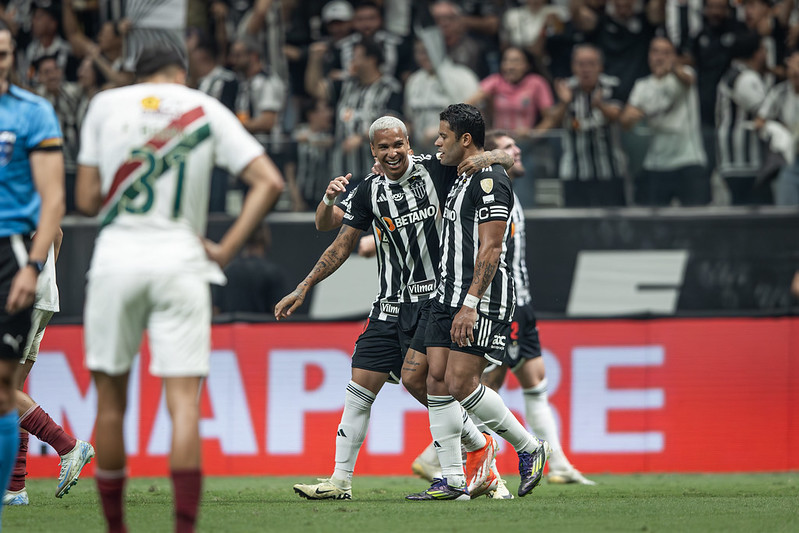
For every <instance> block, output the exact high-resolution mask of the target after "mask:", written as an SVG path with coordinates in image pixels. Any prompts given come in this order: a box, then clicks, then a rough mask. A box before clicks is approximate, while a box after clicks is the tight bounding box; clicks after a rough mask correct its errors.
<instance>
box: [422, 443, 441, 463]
mask: <svg viewBox="0 0 799 533" xmlns="http://www.w3.org/2000/svg"><path fill="white" fill-rule="evenodd" d="M419 458H420V459H422V460H423V461H425V462H427V463H430V464H432V465H437V464H438V454H437V453H436V447H435V446H433V442H432V441H430V444H428V445H427V448H425V449H424V450H422V453H420V454H419Z"/></svg>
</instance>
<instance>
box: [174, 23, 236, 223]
mask: <svg viewBox="0 0 799 533" xmlns="http://www.w3.org/2000/svg"><path fill="white" fill-rule="evenodd" d="M195 35H196V38H195V39H193V41H194V42H192V44H190V45H189V47H188V49H189V72H190V74H191V78H192V84H193V85H194V86H195V87H196V88H197V89H198V90H200V91H202V92H204V93H205V94H207V95H209V96H213V97H214V98H216V99H217V100H219V101H220V102H222V104H224V105H225V107H227V108H228V109H230V110H231V111H233V112H234V113H236V111H237V109H236V104H237V100H238V92H239V80H238V78H237V77H236V75H235V74H234V73H233V72H231V71H230V70H228V69H226V68H225V67H223V66H221V65H219V64H218V63H217V59H216V58H217V56H218V54H217V53H216V51H215V50H214V46H213V44H211V42H209V41H208V40H207V39H205V38H203V37H202V36H201V35H199V34H195ZM244 105H245V104H244V103H243V102H242V106H244ZM248 114H249V108H248ZM243 116H244V114H243V113H241V114H239V117H243ZM231 180H232V177H231V176H230V174H229V173H228V172H227V171H226V170H225V169H223V168H221V167H214V170H213V171H212V173H211V191H210V194H209V202H208V212H209V213H224V212H226V210H227V191H228V185H229V184H230V182H231Z"/></svg>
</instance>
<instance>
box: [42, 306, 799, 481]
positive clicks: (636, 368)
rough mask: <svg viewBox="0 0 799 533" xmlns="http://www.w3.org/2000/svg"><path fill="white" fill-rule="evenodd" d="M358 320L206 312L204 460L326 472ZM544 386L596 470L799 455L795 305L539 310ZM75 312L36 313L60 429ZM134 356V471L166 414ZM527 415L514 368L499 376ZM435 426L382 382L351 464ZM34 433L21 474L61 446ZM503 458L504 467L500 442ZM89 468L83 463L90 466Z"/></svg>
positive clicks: (406, 460)
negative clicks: (700, 314)
mask: <svg viewBox="0 0 799 533" xmlns="http://www.w3.org/2000/svg"><path fill="white" fill-rule="evenodd" d="M362 327H363V324H361V323H288V324H236V325H221V326H215V327H214V330H213V349H214V352H213V354H212V362H211V374H210V376H209V378H208V380H207V381H206V382H205V384H204V390H203V395H202V399H201V402H202V413H203V420H202V422H201V434H202V436H203V439H204V440H203V456H204V470H205V472H206V473H208V474H210V475H270V474H274V475H278V474H293V475H323V474H325V475H326V474H329V473H330V472H332V468H333V454H334V449H333V445H334V441H335V433H336V429H337V425H338V421H339V418H340V416H341V410H342V408H343V401H344V387H345V386H346V384H347V382H348V380H349V376H350V367H349V357H350V355H349V354H350V353H351V350H352V345H353V342H354V340H355V338H356V337H357V335H358V334H359V333H360V331H361V329H362ZM540 330H541V338H542V342H543V345H544V357H545V361H546V366H547V374H548V378H549V391H550V402H551V403H552V405H553V407H554V409H555V413H556V418H557V419H558V420H559V423H560V427H561V440H562V444H563V447H564V450H565V451H566V454H567V456H568V457H569V458H570V459H571V461H572V462H573V463H574V464H575V465H576V466H577V467H578V468H580V469H581V470H582V471H584V472H587V473H592V472H619V473H621V472H732V471H765V470H795V469H799V411H798V410H797V406H799V361H797V359H799V319H795V318H768V319H663V320H647V321H632V320H591V321H550V322H546V321H545V322H542V323H541V324H540ZM82 357H83V338H82V328H81V327H80V326H51V327H49V328H48V329H47V333H46V335H45V339H44V342H43V344H42V349H41V353H40V355H39V360H38V362H37V364H36V366H35V367H34V370H33V372H32V373H31V375H30V377H29V379H28V392H29V393H30V394H31V396H32V397H33V398H34V399H35V400H36V401H38V402H39V403H40V404H41V405H42V407H43V408H44V409H45V410H46V411H48V412H49V413H50V415H51V416H52V417H53V418H54V419H55V420H56V421H57V422H59V423H61V424H63V425H64V426H65V427H66V428H67V429H68V430H69V431H71V432H73V433H74V434H75V435H76V436H78V437H79V438H83V439H90V438H92V437H93V435H92V432H93V423H94V416H95V413H96V395H95V392H94V388H93V386H92V384H91V380H90V378H89V375H88V372H87V371H86V370H85V368H84V367H83V359H82ZM148 363H149V356H148V353H147V350H146V348H144V349H143V353H142V357H141V358H140V364H139V365H137V366H136V367H135V368H134V369H133V371H132V372H131V378H130V391H129V398H130V401H129V412H128V417H127V421H126V446H127V449H128V452H129V454H130V461H129V467H130V472H131V474H132V475H141V476H144V475H164V474H165V473H166V472H167V458H166V454H167V453H168V449H169V442H170V425H169V419H168V416H167V414H166V407H165V404H164V398H163V395H162V390H161V387H160V383H159V380H157V379H155V378H153V377H151V376H150V375H149V374H148V373H147V372H146V371H144V370H146V369H147V365H148ZM502 394H503V397H504V398H505V401H506V403H507V404H508V406H509V407H510V408H511V409H512V410H513V411H514V412H515V413H516V414H517V416H519V418H520V419H522V420H523V415H524V401H523V398H522V394H521V391H520V390H519V387H518V383H517V382H516V381H515V379H513V378H512V377H511V378H510V379H509V380H508V382H507V383H506V386H505V389H504V390H503V392H502ZM429 441H430V434H429V430H428V421H427V413H426V411H425V410H424V408H423V407H422V406H421V405H419V404H418V403H416V402H415V400H413V399H412V398H411V396H410V395H409V394H407V392H405V391H404V389H403V388H402V387H400V386H395V385H386V386H385V387H384V389H383V391H381V393H380V395H378V398H377V401H376V402H375V404H374V407H373V410H372V417H371V423H370V429H369V434H368V436H367V440H366V443H365V444H364V447H363V449H362V450H361V453H360V455H359V459H358V465H357V470H356V473H357V474H375V475H393V474H408V473H410V464H411V461H412V460H413V458H414V457H415V456H416V455H417V454H418V452H419V451H420V450H421V449H422V448H424V447H425V446H426V445H427V444H428V442H429ZM52 453H53V452H52V450H50V449H49V448H48V447H47V446H46V445H43V444H41V443H39V442H38V441H36V440H35V439H33V438H32V439H31V444H30V457H29V460H28V470H29V472H30V474H31V476H42V477H56V476H57V475H58V470H57V468H58V461H57V460H56V459H55V457H54V456H52V455H48V454H52ZM499 457H500V459H499V466H500V469H502V470H504V471H508V472H512V471H515V463H516V458H515V454H514V453H513V450H512V449H511V448H510V447H509V446H504V447H503V450H502V453H501V454H500V456H499ZM89 473H91V470H90V471H89Z"/></svg>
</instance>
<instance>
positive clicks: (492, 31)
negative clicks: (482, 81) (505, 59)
mask: <svg viewBox="0 0 799 533" xmlns="http://www.w3.org/2000/svg"><path fill="white" fill-rule="evenodd" d="M455 3H456V4H457V5H458V7H459V8H460V11H461V14H462V15H463V17H462V19H461V20H462V22H463V25H464V27H465V28H466V31H467V33H468V34H469V36H470V37H471V38H473V39H475V40H476V41H477V42H479V43H480V45H481V46H482V48H483V50H484V51H485V54H486V63H487V65H488V72H489V73H492V74H493V73H494V72H497V71H498V70H499V61H500V58H499V56H500V42H499V27H500V20H501V17H500V15H501V14H502V11H504V10H505V7H506V5H507V1H506V0H455ZM478 74H479V73H478ZM481 77H485V76H481Z"/></svg>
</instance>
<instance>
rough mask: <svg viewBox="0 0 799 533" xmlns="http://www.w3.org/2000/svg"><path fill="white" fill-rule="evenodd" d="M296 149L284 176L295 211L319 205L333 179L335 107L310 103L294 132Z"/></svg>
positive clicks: (305, 107)
mask: <svg viewBox="0 0 799 533" xmlns="http://www.w3.org/2000/svg"><path fill="white" fill-rule="evenodd" d="M293 137H294V139H293V140H294V142H295V146H296V152H295V154H294V157H293V158H292V163H291V164H290V165H287V166H286V170H285V172H284V175H285V177H286V182H287V184H288V186H289V193H290V194H291V199H292V207H293V209H294V211H303V210H307V209H308V208H309V207H311V208H315V207H316V205H317V204H318V203H319V200H320V199H321V198H322V195H323V194H324V193H325V189H326V188H327V184H328V183H329V182H330V160H331V157H332V153H333V142H334V138H333V110H332V109H331V108H330V106H329V105H328V104H327V102H325V101H324V100H313V101H311V102H309V103H307V104H306V105H305V106H304V108H303V111H302V122H301V123H300V125H299V126H297V129H296V130H295V131H294V136H293Z"/></svg>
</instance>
